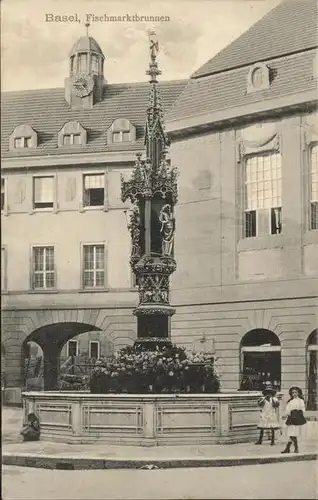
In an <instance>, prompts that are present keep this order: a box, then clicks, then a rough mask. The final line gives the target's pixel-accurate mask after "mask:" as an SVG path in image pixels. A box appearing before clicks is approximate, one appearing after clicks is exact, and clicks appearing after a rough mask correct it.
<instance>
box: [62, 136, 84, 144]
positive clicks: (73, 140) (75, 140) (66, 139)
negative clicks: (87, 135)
mask: <svg viewBox="0 0 318 500" xmlns="http://www.w3.org/2000/svg"><path fill="white" fill-rule="evenodd" d="M80 144H82V136H81V134H65V135H64V136H63V146H76V145H80Z"/></svg>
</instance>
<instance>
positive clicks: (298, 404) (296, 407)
mask: <svg viewBox="0 0 318 500" xmlns="http://www.w3.org/2000/svg"><path fill="white" fill-rule="evenodd" d="M288 392H289V395H290V399H289V400H288V401H287V405H286V411H285V415H284V417H283V418H287V420H286V426H287V436H288V443H287V445H286V448H285V449H284V450H283V451H282V453H290V447H291V445H292V443H294V447H295V453H298V452H299V448H298V441H297V438H298V437H299V436H300V433H301V428H302V426H303V425H304V424H306V422H307V421H306V419H305V417H304V412H305V403H304V398H303V395H302V391H301V389H300V388H299V387H296V386H295V387H291V388H290V389H289V391H288Z"/></svg>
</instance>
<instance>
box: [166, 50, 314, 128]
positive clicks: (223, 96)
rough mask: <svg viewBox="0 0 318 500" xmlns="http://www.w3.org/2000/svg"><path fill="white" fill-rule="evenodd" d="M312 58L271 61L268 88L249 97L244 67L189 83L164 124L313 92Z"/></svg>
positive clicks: (309, 55) (310, 53) (311, 53)
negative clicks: (271, 75)
mask: <svg viewBox="0 0 318 500" xmlns="http://www.w3.org/2000/svg"><path fill="white" fill-rule="evenodd" d="M315 55H316V51H315V50H314V49H313V50H311V51H308V52H303V53H301V54H296V55H292V56H287V57H283V58H281V59H275V60H273V61H271V62H270V63H268V65H269V67H270V69H271V72H272V74H273V75H274V76H273V81H272V83H271V85H270V87H269V88H268V89H265V90H259V91H257V92H252V93H247V91H246V89H247V75H248V71H249V69H248V68H245V67H243V68H239V69H236V70H232V71H227V72H223V73H217V74H214V75H211V76H207V77H204V78H196V79H191V80H189V82H188V84H187V86H186V87H185V89H184V91H183V92H182V93H181V95H180V96H179V98H178V99H177V101H176V103H175V104H174V105H173V107H172V108H171V110H170V111H169V113H168V114H167V116H166V121H167V122H171V121H174V120H181V119H184V118H189V117H194V116H199V115H206V114H208V113H213V112H216V111H222V110H227V109H230V108H235V107H238V106H246V105H248V104H252V103H256V102H259V101H265V100H272V99H274V98H276V97H283V96H286V95H289V94H297V93H300V92H305V91H310V90H313V91H315V92H316V89H317V81H316V80H315V79H314V78H313V61H314V57H315ZM315 95H316V93H315ZM295 104H297V100H295Z"/></svg>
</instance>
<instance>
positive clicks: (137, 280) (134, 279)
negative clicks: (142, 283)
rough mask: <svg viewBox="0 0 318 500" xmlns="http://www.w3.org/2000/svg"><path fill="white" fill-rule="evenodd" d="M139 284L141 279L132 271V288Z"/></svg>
mask: <svg viewBox="0 0 318 500" xmlns="http://www.w3.org/2000/svg"><path fill="white" fill-rule="evenodd" d="M138 285H139V279H138V277H137V275H136V273H134V272H132V273H131V286H132V288H137V287H138Z"/></svg>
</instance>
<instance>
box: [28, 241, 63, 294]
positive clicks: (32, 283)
mask: <svg viewBox="0 0 318 500" xmlns="http://www.w3.org/2000/svg"><path fill="white" fill-rule="evenodd" d="M37 248H44V249H47V248H53V271H47V270H44V271H37V273H40V272H41V273H44V276H46V273H47V272H49V273H53V276H54V286H53V287H47V286H45V287H35V253H34V252H35V250H36V249H37ZM30 253H31V266H30V268H31V273H30V274H31V276H30V288H31V290H32V291H34V292H43V293H46V292H52V291H53V292H54V291H56V290H57V272H56V250H55V245H54V244H45V245H36V244H35V245H32V246H31V248H30ZM44 259H45V257H44ZM45 282H46V278H45Z"/></svg>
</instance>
